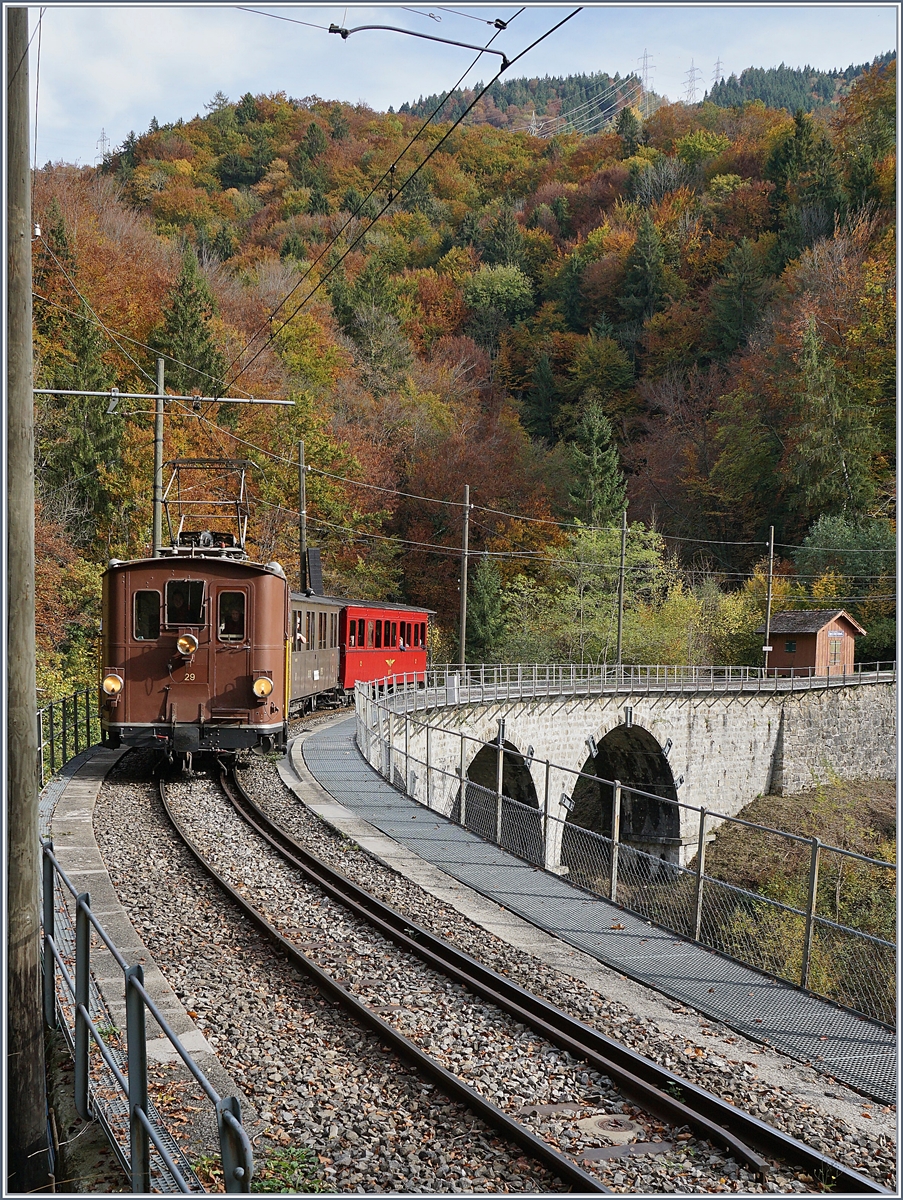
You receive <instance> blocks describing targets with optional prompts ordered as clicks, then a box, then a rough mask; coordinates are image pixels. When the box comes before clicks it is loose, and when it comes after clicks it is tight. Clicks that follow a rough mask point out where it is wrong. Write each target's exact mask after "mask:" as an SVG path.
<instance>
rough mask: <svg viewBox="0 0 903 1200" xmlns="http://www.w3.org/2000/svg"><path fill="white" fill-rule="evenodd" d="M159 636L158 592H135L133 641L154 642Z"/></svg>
mask: <svg viewBox="0 0 903 1200" xmlns="http://www.w3.org/2000/svg"><path fill="white" fill-rule="evenodd" d="M159 636H160V593H159V592H135V641H136V642H154V641H156V640H157V638H158V637H159Z"/></svg>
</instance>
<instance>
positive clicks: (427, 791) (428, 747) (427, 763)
mask: <svg viewBox="0 0 903 1200" xmlns="http://www.w3.org/2000/svg"><path fill="white" fill-rule="evenodd" d="M426 806H427V808H431V807H432V805H431V804H430V725H429V721H427V722H426Z"/></svg>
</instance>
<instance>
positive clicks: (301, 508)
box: [298, 442, 310, 649]
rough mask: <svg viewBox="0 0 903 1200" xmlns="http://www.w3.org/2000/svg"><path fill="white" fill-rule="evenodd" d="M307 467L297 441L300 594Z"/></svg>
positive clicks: (303, 582) (303, 576)
mask: <svg viewBox="0 0 903 1200" xmlns="http://www.w3.org/2000/svg"><path fill="white" fill-rule="evenodd" d="M306 474H307V468H306V466H305V463H304V443H303V442H299V443H298V558H299V560H300V564H301V566H300V587H301V594H302V595H303V594H304V593H305V592H306V591H307V480H306V478H305V476H306ZM308 649H310V647H308Z"/></svg>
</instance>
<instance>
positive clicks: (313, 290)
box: [226, 6, 582, 388]
mask: <svg viewBox="0 0 903 1200" xmlns="http://www.w3.org/2000/svg"><path fill="white" fill-rule="evenodd" d="M521 11H523V10H521ZM581 11H582V6H581V7H579V8H575V9H574V10H573V12H571V13H569V14H568V15H567V16H566V17H564V18H562V20H560V21H559V22H558V23H557V24H556V25H553V26H552V28H551V29H548V30H547V31H546V32H545V33H544V34H542V35H541V36H540V37H538V38H536V40H535V41H533V42H531V43H530V45H529V46H527V47H526V48H525V49H524V50H522V51H521V52H520V53H519V54H517V55H516V56H515V57H514V58H513V59H511V61H510V63H508V64H507V65H508V66H509V67H510V66H513V65H514V63H516V62H517V61H518V60H519V59H521V58H523V57H524V55H525V54H528V53H529V51H531V50H532V49H534V47H536V46H538V45H539V43H540V42H542V41H544V40H545V39H546V38H547V37H549V36H550V35H551V34H553V33H554V32H555V31H556V30H557V29H560V28H561V26H562V25H564V24H565V23H566V22H567V21H570V20H571V18H572V17H575V16H576V15H577V13H579V12H581ZM481 53H482V52H481ZM505 69H506V68H504V67H503V68H501V69H500V70H499V71H498V72H497V73H496V75H495V76H494V77H493V78H492V79H491V80H490V81H489V83H487V84H486V86H485V87H484V88H483V89H482V91H480V92H479V93H478V94H477V95H476V96H475V97H474V99H473V100H472V101H471V103H470V104H469V105H468V106H467V108H466V109H465V110H464V112H462V113H461V115H460V116H459V117H458V118H457V120H456V121H454V122H453V124H452V125H451V126H450V127H449V129H448V130H447V131H446V132H445V133H444V134H443V135H442V137H441V138H440V139H439V141H438V142H436V144H435V145H434V146H433V147H432V149H431V150H430V152H429V153H428V154H427V155H426V157H425V158H424V159H423V160H422V162H420V164H419V165H418V166H417V167H415V168H414V170H413V171H412V172H411V174H410V175H409V176H408V177H407V179H406V180H405V181H404V183H403V184H401V186H400V187H399V189H398V192H399V194H400V193H401V192H402V191H403V190H404V189H405V188H406V187H407V185H408V184H409V183H410V182H411V180H412V179H414V177H415V176H416V175H418V174H419V173H420V171H422V170H423V168H424V167H425V166H426V164H427V163H428V162H429V161H430V159H431V158H432V157H433V155H434V154H436V153H437V151H438V150H439V149H440V147H441V146H442V145H443V144H444V143H445V142H446V141H447V140H448V139H449V138H450V137H451V135H452V133H453V132H454V131H455V129H457V127H458V126H459V125H460V124H461V122H462V121H463V120H464V118H465V117H466V116H467V114H468V113H469V112H470V111H471V109H473V108H474V107H475V106H476V104H477V103H478V102H479V101H480V100H481V99H482V98H483V96H484V95H485V94H486V92H488V91H489V89H490V87H492V85H493V84H494V83H495V82H496V81H497V80H498V79H499V78H500V77H501V75H502V72H503V71H504V70H505ZM468 70H470V68H468ZM371 195H372V192H371ZM393 199H394V197H392V196H391V193H390V199H389V200H387V201H386V203H385V204H384V205H383V207H382V208H381V209H380V211H379V212H378V213H377V214H376V216H375V217H374V218H373V220H372V221H371V223H370V225H369V226H368V227H367V229H365V230H364V231H363V232H361V233H360V234H358V236H357V237H356V238H355V239H354V241H352V242H351V244H350V245H349V246H348V247H347V248H346V249H345V251H344V252H343V253H342V254H341V255H340V256H339V258H338V259H337V261H336V262H335V263H334V264H333V266H332V267H331V268H330V269H329V271H327V273H326V274H325V275H324V276H323V277H322V278H321V279H320V281H319V283H317V284H316V285H315V286H314V287H313V288H311V290H310V291H309V292H308V294H307V295H306V296H305V297H304V299H303V300H302V301H301V302H300V304H298V305H296V306H295V308H294V309H293V310H292V312H291V313H290V314H289V315H288V317H286V319H285V320H284V321H283V323H282V325H281V326H280V329H279V330H276V331H275V332H273V333H271V334H270V336H269V337H268V338H267V340H266V341H265V342H264V344H263V345H262V346H261V347H260V349H259V350H258V351H257V352H256V353H255V354H253V355H252V356H251V358H250V359H249V360H248V362H247V363H245V365H244V366H243V367H242V368H241V370H240V371H239V372H238V373H237V374H236V375H234V376H233V377H232V379H231V380H230V381H229V383H227V384H226V387H227V388H231V387H232V386H234V383H235V380H236V379H239V378H240V377H241V375H242V374H244V372H245V371H246V370H247V369H248V367H249V366H250V365H251V363H252V362H254V360H255V359H256V358H258V357H259V355H260V354H262V353H263V351H264V350H265V349H266V347H267V346H269V345H270V344H271V343H272V342H273V341H275V339H276V338H277V336H278V335H279V332H280V330H281V329H284V328H285V327H286V325H288V323H289V322H290V321H291V320H292V318H293V317H294V316H296V314H297V313H299V312H300V311H301V309H302V308H303V307H304V305H305V304H306V303H307V302H308V300H310V299H311V298H312V297H313V296H314V295H315V294H316V293H317V292H318V291H319V290H320V288H321V287H322V286H323V285H324V283H326V281H327V280H328V279H329V278H330V276H331V275H333V274H334V273H335V272H336V271H337V270H338V268H339V267H340V266H341V264H342V262H343V261H344V260H345V258H347V256H348V255H349V254H350V253H351V251H352V250H353V249H354V247H355V246H356V245H357V244H358V242H360V241H362V240H363V238H364V237H365V236H366V234H367V233H368V232H369V230H370V229H372V228H373V226H374V225H375V224H376V222H377V221H378V220H379V218H380V217H381V216H382V215H383V214H384V213H385V212H386V210H387V209H388V208H389V207H390V205H391V204H392V200H393ZM358 211H360V210H358ZM346 225H347V223H346ZM324 253H325V251H324ZM322 257H323V256H322V255H321V256H320V258H322ZM317 261H318V262H319V261H320V259H317ZM311 269H312V268H311ZM302 281H303V278H302V280H301V281H299V283H298V284H296V285H295V288H293V289H292V291H295V290H296V289H297V287H298V286H300V282H302ZM289 295H291V292H290V293H289ZM286 299H287V297H286ZM282 303H283V304H284V303H285V301H282ZM280 307H281V305H280Z"/></svg>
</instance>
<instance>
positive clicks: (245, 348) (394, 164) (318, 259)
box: [226, 8, 524, 387]
mask: <svg viewBox="0 0 903 1200" xmlns="http://www.w3.org/2000/svg"><path fill="white" fill-rule="evenodd" d="M523 11H524V10H523V8H521V9H520V10H519V11H518V12H517V13H515V14H514V16H515V17H517V16H520V14H521V13H522V12H523ZM261 15H262V16H268V15H271V14H267V13H262V14H261ZM511 19H512V20H514V17H512V18H511ZM501 32H502V31H501V30H498V31H497V32H496V33H494V34H493V36H492V37H491V38H490V39H489V41H488V42H487V43H486V46H487V48H488V47H489V46H491V45H492V43H493V42H494V41H495V39H496V38H497V37H498V36H499V33H501ZM481 54H482V52H481ZM481 54H478V55H477V56H476V58H475V59H474V60H473V62H472V63H471V64H470V66H469V67H467V69H466V70H465V71H464V73H463V74H462V75H461V76H460V77H459V79H458V81H457V83H455V84H454V85H453V86H452V87H451V88H450V89H449V91H448V92H447V93H446V95H445V96H444V97H443V98H442V100H441V101H440V103H439V104H438V105H436V107H435V108H434V109H433V111H432V113H430V115H429V116H428V117H427V118H426V120H425V121H424V122H423V124H422V125H421V126H420V128H419V129H418V130H417V132H416V133H415V134H414V136H413V137H412V138H411V139H410V140H409V142H408V144H407V145H406V146H405V147H404V149H403V150H402V151H401V153H400V154H399V155H398V156H397V157H396V158H395V160H394V161H393V162H392V163H391V165H390V166H389V167H387V168H386V170H385V171H384V172H383V174H382V176H381V177H380V178H379V179H378V180H377V181H376V183H374V184H373V186H372V187H371V189H370V191H369V192H368V193H367V195H366V196H364V198H363V199H362V200H361V202H360V204H359V205H358V207H357V209H356V210H355V211H354V212H353V213H350V214H349V216H348V219H347V220H346V221H345V223H344V224H343V225H342V227H341V228H340V229H339V230H337V231H336V233H335V234H334V235H333V237H332V240H331V241H329V242H327V243H326V245H325V246H324V247H323V249H322V250H321V251H320V253H319V254H318V255H317V257H316V258H315V259H314V261H313V262H312V263H311V264H310V265H309V266H308V268H307V270H306V271H305V272H304V273H303V274H302V276H301V278H300V279H299V280H298V282H297V283H296V284H295V285H294V287H292V288H291V290H290V291H289V292H288V293H287V294H286V295H285V296H283V298H282V299H281V300H280V301H279V303H278V304H277V305H276V307H275V308H274V309H273V310H272V312H270V313H269V314H268V316H267V317H265V318H264V320H263V322H262V323H261V325H260V326H259V327H258V329H256V330H255V332H254V333H253V334H252V336H251V337H250V338H249V339H248V341H247V342H246V343H245V345H244V346H243V347H242V349H241V350H240V351H239V352H238V354H237V355H236V356H235V357H234V358H233V359H232V361H231V362H230V363H229V364H228V366H227V367H226V371H227V372H228V371H231V370H232V368H233V367H234V366H235V364H236V363H237V362H238V361H239V359H240V358H241V356H242V355H243V354H245V353H247V351H248V350H249V349H250V348H251V346H253V344H254V342H255V341H256V340H257V338H258V337H260V335H261V334H262V333H263V332H264V331H265V330H267V329H268V328H269V326H270V322H271V321H272V320H273V318H274V317H275V316H276V315H277V313H278V312H279V311H280V309H281V308H282V307H283V306H284V305H285V304H286V303H287V302H288V300H289V299H290V297H291V296H293V295H294V294H295V292H296V291H297V290H298V288H300V287H301V285H302V284H303V283H304V281H305V280H306V279H307V278H308V277H309V276H310V275H311V273H312V272H313V270H314V268H315V267H316V266H317V265H318V264H319V263H321V262H322V261H323V260H324V259H325V258H326V256H327V255H328V254H329V252H330V250H332V248H333V247H334V246H335V245H337V243H338V242H339V241H340V239H341V237H342V235H343V234H344V232H345V230H346V229H348V227H349V226H350V225H351V223H352V221H354V220H356V219H357V215H358V213H360V212H362V210H363V208H364V205H365V204H366V203H367V202H368V201H369V200H370V199H371V198H372V197H373V196H374V195H375V194H376V192H377V191H378V190H379V188H380V187H382V185H383V184H384V183H385V181H386V180H387V179H389V178H390V177H391V175H392V174H393V172H394V171H395V169H396V167H397V166H398V165H399V163H400V162H401V161H402V160H403V159H404V157H405V155H406V154H407V153H408V151H409V150H410V149H411V147H412V146H413V145H414V143H415V142H416V141H417V139H418V138H419V137H420V135H421V134H422V133H423V132H424V130H425V129H426V128H427V127H428V126H429V125H430V123H431V122H432V121H433V119H434V118H435V117H436V115H437V114H438V113H439V111H440V110H441V108H442V106H443V105H444V104H445V102H446V100H447V99H448V97H449V96H450V95H451V94H452V92H454V91H455V90H456V89H457V88H458V87H459V86H460V84H461V83H462V82H463V80H464V79H466V78H467V76H468V75H469V74H470V72H471V71H472V70H473V68H474V67H475V66H476V64H477V63H478V62H479V60H480V57H481ZM464 115H466V114H464ZM452 128H454V126H452ZM449 132H451V131H449ZM443 140H444V139H443ZM431 153H432V152H431ZM428 157H429V156H428ZM421 165H422V164H421ZM418 170H419V168H418ZM415 174H416V172H415ZM412 178H413V175H411V176H410V177H409V178H408V179H406V180H405V182H404V184H402V185H401V187H400V188H399V189H398V193H400V192H401V191H402V190H403V188H404V187H405V186H406V185H407V184H408V183H409V182H410V180H411V179H412ZM390 192H391V184H390ZM398 193H396V194H398ZM390 204H391V200H390V201H389V203H387V204H386V205H385V206H384V207H383V209H382V210H381V211H380V212H379V213H378V214H377V215H376V216H375V217H374V218H373V219H372V220H371V222H370V224H369V225H368V226H367V229H366V230H364V233H363V234H361V235H360V237H359V238H358V239H356V241H354V242H352V245H351V246H350V247H349V248H348V250H346V252H345V254H343V255H342V258H340V259H339V262H338V263H336V264H335V266H334V267H333V268H332V270H335V269H336V267H338V265H339V263H341V262H342V259H344V257H345V255H347V254H348V253H349V251H350V250H351V249H353V247H354V246H355V245H357V242H358V241H360V240H361V238H362V237H364V236H365V235H366V233H368V232H369V231H370V230H371V229H372V228H373V226H374V225H375V224H376V222H377V221H378V220H379V218H380V217H381V216H382V215H383V213H384V212H385V211H386V209H387V208H388V207H389V205H390ZM331 273H332V272H331V271H330V272H329V273H328V274H327V275H326V276H325V277H324V279H322V280H321V281H320V283H319V284H318V285H317V287H316V288H314V291H313V292H311V293H310V295H308V296H307V297H306V298H305V300H304V302H303V303H306V302H307V300H309V299H310V297H311V296H312V295H313V294H314V292H316V291H317V290H318V289H319V287H320V286H321V285H322V283H323V282H325V279H328V278H329V274H331ZM297 311H298V309H296V310H295V312H293V313H292V314H291V316H290V317H289V318H288V319H287V320H286V321H285V322H283V327H284V326H285V325H287V324H288V321H290V320H291V319H292V317H294V315H295V313H296V312H297ZM275 336H276V335H275V334H274V335H273V336H272V337H270V338H269V339H268V340H267V342H265V343H264V346H262V347H261V350H263V349H265V347H266V346H267V345H269V343H270V341H272V340H273V338H274V337H275ZM259 353H260V351H258V354H259ZM256 357H257V354H255V355H254V358H256ZM250 361H251V362H253V361H254V359H253V358H252V359H251V360H250ZM248 366H250V362H249V363H246V364H245V366H244V367H243V368H242V371H244V370H246V369H247V367H248ZM242 371H239V373H238V375H235V376H233V378H232V381H231V382H230V384H229V386H230V387H231V386H233V385H234V382H235V380H236V379H238V378H239V376H240V375H241V374H242Z"/></svg>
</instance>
